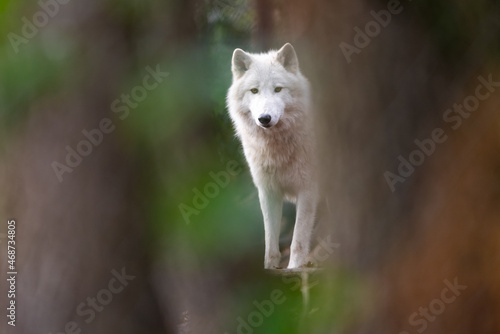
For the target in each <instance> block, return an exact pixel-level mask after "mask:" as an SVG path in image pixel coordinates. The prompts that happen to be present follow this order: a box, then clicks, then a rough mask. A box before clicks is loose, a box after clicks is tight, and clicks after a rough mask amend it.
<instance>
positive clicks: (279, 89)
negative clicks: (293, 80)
mask: <svg viewBox="0 0 500 334" xmlns="http://www.w3.org/2000/svg"><path fill="white" fill-rule="evenodd" d="M282 89H283V87H276V88H275V89H274V91H275V92H276V93H279V92H281V90H282Z"/></svg>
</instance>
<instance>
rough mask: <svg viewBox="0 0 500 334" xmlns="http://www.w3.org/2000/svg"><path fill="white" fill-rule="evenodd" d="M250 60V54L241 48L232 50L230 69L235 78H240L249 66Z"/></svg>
mask: <svg viewBox="0 0 500 334" xmlns="http://www.w3.org/2000/svg"><path fill="white" fill-rule="evenodd" d="M251 62H252V58H250V55H249V54H248V53H246V52H245V51H243V50H242V49H236V50H234V52H233V60H232V66H231V70H232V71H233V76H234V77H235V78H241V77H242V76H243V74H245V72H246V71H248V68H249V67H250V63H251Z"/></svg>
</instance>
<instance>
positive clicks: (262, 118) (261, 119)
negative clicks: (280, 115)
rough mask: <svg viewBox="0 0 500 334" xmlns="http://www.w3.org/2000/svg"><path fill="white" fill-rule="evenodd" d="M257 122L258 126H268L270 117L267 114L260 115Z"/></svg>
mask: <svg viewBox="0 0 500 334" xmlns="http://www.w3.org/2000/svg"><path fill="white" fill-rule="evenodd" d="M259 122H260V124H262V125H264V126H266V125H269V122H271V115H269V114H263V115H260V116H259Z"/></svg>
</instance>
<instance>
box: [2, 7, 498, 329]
mask: <svg viewBox="0 0 500 334" xmlns="http://www.w3.org/2000/svg"><path fill="white" fill-rule="evenodd" d="M499 6H500V4H499V3H498V2H497V1H486V0H484V1H475V2H473V1H458V2H447V1H418V2H415V1H413V2H410V1H402V2H398V1H394V0H390V1H371V2H369V1H351V2H344V3H338V2H335V3H332V2H328V1H319V0H316V1H310V2H307V3H305V2H301V1H298V0H290V1H286V2H285V1H281V0H276V1H273V2H265V1H262V0H255V1H243V0H234V1H229V0H227V1H226V0H224V1H221V0H215V1H212V0H206V1H194V0H188V1H169V2H139V1H132V0H125V1H121V2H118V1H101V2H99V1H86V2H85V3H80V2H71V1H67V2H64V1H62V0H60V2H56V1H55V0H54V1H49V0H48V1H45V2H43V1H42V2H40V3H35V2H32V3H28V2H13V1H3V2H0V30H1V31H2V36H4V37H5V38H4V39H2V42H0V79H1V80H0V120H1V122H0V126H1V129H0V130H1V134H0V136H1V143H2V145H1V146H0V147H1V155H0V156H1V160H2V163H1V164H0V167H1V169H0V170H1V172H2V174H1V176H2V178H1V181H2V182H1V185H2V190H3V191H1V192H0V196H1V197H0V201H1V203H2V210H1V211H0V213H1V217H0V220H1V221H2V222H3V223H2V229H1V230H0V233H1V234H0V241H1V249H2V251H1V252H0V253H1V258H0V263H1V264H2V266H1V268H2V271H3V272H5V273H7V272H10V271H12V269H9V265H12V264H9V263H8V261H7V260H8V257H7V256H8V253H7V245H8V241H9V240H12V239H9V238H8V236H9V233H10V232H8V227H7V226H8V221H10V220H11V219H14V220H15V225H16V228H15V231H16V232H15V233H16V234H15V242H16V244H15V249H16V251H15V256H16V257H15V261H16V262H15V270H16V271H17V275H15V276H16V278H15V288H14V289H15V297H8V298H6V297H5V296H8V292H9V290H12V289H13V287H12V285H11V284H10V283H11V282H10V281H6V280H4V281H3V283H2V284H1V291H0V293H1V295H2V298H1V302H0V306H1V307H0V308H1V309H2V310H4V311H3V312H4V315H2V317H3V321H2V323H1V325H0V328H1V331H0V332H1V333H4V332H5V333H23V334H25V333H245V334H247V333H372V334H373V333H395V334H398V333H399V334H406V333H412V334H413V333H424V332H425V333H426V334H431V333H439V334H442V333H454V334H461V333H474V334H477V333H483V334H486V333H500V320H499V319H500V317H499V315H500V269H499V268H500V266H499V264H500V242H499V240H500V203H499V202H500V114H499V109H500V108H499V107H500V57H499V56H500V53H499V51H500V44H499V40H498V36H499V32H500V31H499V29H500V7H499ZM285 42H291V43H292V44H293V45H294V46H295V48H296V50H297V53H298V55H299V59H300V61H301V67H302V71H303V72H304V74H305V75H306V76H307V77H308V78H309V79H310V81H311V84H312V87H313V88H314V96H315V106H316V110H315V113H316V115H317V124H318V131H319V134H320V138H321V147H320V148H319V149H320V150H321V152H322V156H323V157H324V161H323V166H324V168H323V170H322V173H323V184H324V186H325V189H326V191H327V193H328V203H329V210H328V215H327V216H326V217H325V219H324V221H323V224H324V225H323V227H322V230H321V233H320V234H319V235H318V240H319V245H320V246H319V248H318V249H317V250H316V251H317V253H315V254H316V256H318V258H321V259H322V260H324V261H325V270H324V271H321V272H316V273H315V274H311V275H302V276H300V275H299V276H293V275H291V276H280V275H272V274H270V273H267V272H264V271H263V270H262V259H263V250H264V243H263V227H262V222H261V213H260V209H259V207H258V200H257V196H256V191H255V190H254V188H253V186H252V184H251V179H250V176H249V173H248V170H247V167H246V164H245V161H244V159H243V158H242V155H241V152H240V150H239V143H238V142H237V140H236V139H235V138H234V137H233V131H232V128H231V123H230V121H229V118H228V117H227V115H226V111H225V102H224V99H225V93H226V90H227V88H228V87H229V85H230V80H231V76H230V59H231V54H232V51H233V49H234V48H235V47H240V48H243V49H245V50H248V51H253V52H257V51H265V50H267V49H269V48H279V47H281V46H282V45H283V44H284V43H285ZM226 176H228V178H229V180H230V181H229V182H226V181H225V180H226ZM221 178H222V179H223V180H224V181H221V180H222V179H221ZM217 180H218V181H219V182H218V183H217ZM208 184H217V187H216V188H215V189H211V190H209V191H211V194H212V195H211V196H209V198H206V196H205V197H204V196H202V195H203V194H204V193H206V189H207V188H206V187H207V185H208ZM200 194H202V195H200ZM203 198H205V199H203ZM292 211H293V210H292ZM288 216H290V215H288ZM288 220H290V218H288ZM290 228H291V227H290V226H289V224H288V229H290ZM10 235H12V233H11V234H10ZM287 242H289V240H286V233H285V237H284V243H283V247H284V253H285V254H286V251H287V250H286V247H287V246H286V245H288V243H287ZM6 276H7V278H9V277H10V276H11V275H6ZM306 280H307V282H306ZM307 287H309V289H307ZM11 300H14V301H15V306H16V308H15V327H13V326H11V325H9V324H8V321H12V320H11V319H9V318H8V317H6V315H8V314H9V312H10V311H9V310H7V307H10V301H11Z"/></svg>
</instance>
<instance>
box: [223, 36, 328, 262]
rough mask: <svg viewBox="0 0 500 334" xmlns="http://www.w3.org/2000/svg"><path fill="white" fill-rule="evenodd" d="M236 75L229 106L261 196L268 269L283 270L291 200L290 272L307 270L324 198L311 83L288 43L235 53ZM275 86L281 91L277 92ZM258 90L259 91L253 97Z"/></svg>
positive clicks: (234, 75)
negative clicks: (286, 209) (286, 204)
mask: <svg viewBox="0 0 500 334" xmlns="http://www.w3.org/2000/svg"><path fill="white" fill-rule="evenodd" d="M232 72H233V83H232V86H231V87H230V88H229V91H228V95H227V105H228V109H229V114H230V115H231V118H232V120H233V123H234V127H235V129H236V133H237V135H238V137H239V138H240V139H241V142H242V144H243V151H244V153H245V157H246V159H247V161H248V165H249V167H250V172H251V173H252V177H253V181H254V183H255V185H256V187H257V188H258V191H259V200H260V205H261V209H262V214H263V216H264V228H265V239H266V240H265V241H266V249H265V259H264V266H265V268H277V267H278V266H279V262H280V258H281V254H280V250H279V233H280V225H281V215H282V206H283V201H284V200H288V201H291V202H293V203H296V205H297V220H296V222H295V228H294V234H293V240H292V244H291V247H290V249H291V254H290V262H289V265H288V268H298V267H303V266H305V265H307V261H308V255H309V247H310V239H311V234H312V229H313V226H314V219H315V214H316V207H317V203H318V196H319V194H318V183H317V175H316V158H317V157H316V147H315V140H314V130H313V127H312V125H313V115H312V111H311V106H310V92H309V90H310V88H309V83H308V81H307V79H306V78H305V77H304V76H303V75H302V74H301V73H300V70H299V64H298V60H297V56H296V54H295V50H294V49H293V47H292V46H291V45H290V44H288V43H287V44H285V45H284V46H283V47H282V48H281V49H280V50H279V51H270V52H268V53H265V54H249V53H246V52H244V51H242V50H240V49H236V50H235V51H234V53H233V59H232ZM276 87H282V89H281V91H280V92H276V91H275V89H276ZM253 88H256V89H258V92H257V93H252V91H251V90H252V89H253ZM264 114H268V115H269V116H271V121H270V122H269V124H268V125H270V127H268V128H265V127H264V126H263V124H262V123H261V122H260V121H259V117H261V116H262V115H264Z"/></svg>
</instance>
